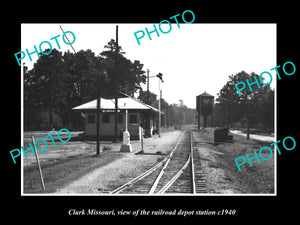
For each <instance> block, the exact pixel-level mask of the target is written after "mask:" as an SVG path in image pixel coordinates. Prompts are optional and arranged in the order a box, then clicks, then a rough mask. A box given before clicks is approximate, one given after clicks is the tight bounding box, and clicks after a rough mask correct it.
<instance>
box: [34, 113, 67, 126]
mask: <svg viewBox="0 0 300 225" xmlns="http://www.w3.org/2000/svg"><path fill="white" fill-rule="evenodd" d="M49 117H50V115H49V111H44V112H41V113H39V114H38V119H39V122H40V123H39V128H40V129H43V130H47V129H49V126H50V118H49ZM52 124H53V128H55V129H56V130H57V129H60V128H62V127H63V122H62V119H61V117H60V116H59V115H58V114H57V113H55V112H52Z"/></svg>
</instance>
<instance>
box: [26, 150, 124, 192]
mask: <svg viewBox="0 0 300 225" xmlns="http://www.w3.org/2000/svg"><path fill="white" fill-rule="evenodd" d="M120 157H122V155H120V154H109V155H105V154H102V155H101V153H100V155H99V156H96V155H80V156H72V157H68V158H62V159H55V160H51V161H47V162H44V163H41V167H42V172H43V177H44V182H45V187H46V190H45V191H43V190H42V185H41V181H40V176H39V171H38V168H37V165H36V164H32V165H30V166H26V167H25V168H24V193H53V192H55V191H56V190H57V189H58V188H62V187H63V186H65V185H67V184H68V183H70V182H71V181H74V180H76V179H78V178H80V177H82V176H83V175H85V174H87V173H89V172H91V171H92V170H94V169H96V168H98V167H101V166H104V165H106V164H108V163H110V162H112V161H114V160H116V159H118V158H120Z"/></svg>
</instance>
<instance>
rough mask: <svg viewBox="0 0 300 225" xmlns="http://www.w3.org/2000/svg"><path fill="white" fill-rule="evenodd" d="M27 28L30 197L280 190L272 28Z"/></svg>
mask: <svg viewBox="0 0 300 225" xmlns="http://www.w3.org/2000/svg"><path fill="white" fill-rule="evenodd" d="M185 15H188V13H186V14H185ZM190 15H193V14H191V13H190ZM191 18H192V17H191ZM150 29H151V31H150ZM139 30H140V31H139ZM168 30H170V32H169V33H167V34H166V33H165V31H168ZM21 31H22V42H21V44H22V49H24V52H25V53H24V54H23V53H20V57H22V55H24V58H23V59H22V60H21V63H22V66H23V81H24V86H23V88H24V89H23V94H24V97H23V99H24V102H23V108H24V115H23V121H24V123H23V125H24V127H23V131H24V133H23V148H24V149H25V150H27V149H33V148H35V149H33V150H34V151H32V150H29V151H26V153H25V154H23V155H22V156H21V157H22V158H23V159H22V165H23V166H22V180H23V182H22V192H23V194H24V195H27V194H49V195H81V194H82V195H89V194H92V195H115V194H121V195H123V194H124V195H139V194H141V195H148V194H149V195H157V194H158V195H162V194H167V195H190V194H192V195H262V194H264V195H272V194H276V185H275V183H276V173H275V171H276V170H275V168H276V163H274V157H276V150H275V151H274V147H275V146H273V147H272V148H271V147H269V148H267V149H265V150H264V149H263V150H262V151H259V150H260V149H261V148H262V147H264V146H270V144H271V143H273V142H275V140H276V139H275V135H274V133H276V132H275V122H274V121H275V120H274V119H275V112H276V110H275V104H274V101H275V96H276V89H275V86H276V79H273V78H272V76H273V77H275V76H276V71H275V70H273V71H271V70H270V69H271V68H273V67H275V66H276V24H193V23H190V24H185V23H183V24H180V25H179V24H178V25H177V24H176V23H170V22H168V21H166V22H164V23H161V24H159V25H153V24H120V25H118V24H22V25H21ZM136 31H139V32H140V33H141V34H143V33H146V34H145V36H144V37H143V38H140V39H138V38H136V37H139V35H137V36H135V35H134V34H135V32H136ZM147 35H148V36H149V37H147ZM32 37H34V38H32ZM53 37H54V38H53ZM150 38H151V40H150ZM137 40H139V42H140V44H138V42H137ZM34 46H36V48H37V49H38V51H40V52H39V53H37V52H38V51H34V49H35V47H34ZM160 49H164V51H161V50H160ZM158 52H159V54H158ZM243 52H247V54H246V55H245V54H243ZM187 65H188V66H187ZM290 67H291V66H290V65H287V66H286V68H287V70H288V69H289V70H291V69H293V67H291V68H290ZM212 68H213V69H212ZM263 71H269V74H270V75H272V76H268V75H269V74H268V73H266V75H265V74H263V75H260V74H261V73H262V72H263ZM246 79H247V81H246ZM255 81H256V82H255ZM239 82H240V85H238V86H235V85H236V84H238V83H239ZM265 84H267V85H265ZM247 85H248V86H247ZM243 87H244V89H245V90H243ZM238 93H240V94H241V96H239V95H238ZM64 129H66V130H67V131H66V130H64ZM61 139H62V140H63V141H61ZM66 139H67V140H66ZM38 140H39V141H38ZM33 141H34V142H33ZM29 143H31V146H35V147H32V148H30V145H29ZM254 150H256V152H257V156H256V153H254ZM269 150H270V151H269ZM246 154H247V157H246ZM25 155H26V157H25ZM255 156H256V158H255ZM239 157H240V159H239V160H236V159H237V158H239ZM253 157H254V158H253ZM235 160H236V161H235ZM62 171H63V172H62Z"/></svg>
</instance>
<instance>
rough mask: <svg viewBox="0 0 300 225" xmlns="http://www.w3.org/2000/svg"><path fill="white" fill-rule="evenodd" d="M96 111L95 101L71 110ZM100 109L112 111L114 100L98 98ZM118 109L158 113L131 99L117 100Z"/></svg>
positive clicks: (148, 106)
mask: <svg viewBox="0 0 300 225" xmlns="http://www.w3.org/2000/svg"><path fill="white" fill-rule="evenodd" d="M96 109H97V99H95V100H93V101H90V102H87V103H84V104H82V105H79V106H77V107H74V108H73V110H96ZM100 109H111V110H114V109H115V99H105V98H100ZM118 109H124V110H126V109H139V110H153V111H155V112H159V110H158V109H156V108H154V107H152V106H150V105H147V104H145V103H143V102H141V101H139V100H138V99H136V98H133V97H125V98H118Z"/></svg>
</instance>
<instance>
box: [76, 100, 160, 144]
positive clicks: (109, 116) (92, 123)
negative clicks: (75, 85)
mask: <svg viewBox="0 0 300 225" xmlns="http://www.w3.org/2000/svg"><path fill="white" fill-rule="evenodd" d="M96 109H97V100H96V99H95V100H93V101H90V102H87V103H85V104H82V105H79V106H77V107H75V108H73V110H78V111H80V112H81V114H82V116H83V117H84V118H85V136H96V130H97V129H96V128H97V126H96V123H97V122H96V119H97V115H96ZM125 110H128V131H129V133H130V138H131V140H140V139H141V126H143V128H145V122H146V115H147V114H150V126H149V127H150V133H152V131H153V126H154V123H153V121H154V118H155V116H156V115H158V112H159V111H158V110H157V109H156V108H154V107H152V106H150V105H147V104H145V103H143V102H141V101H139V100H138V99H135V98H133V97H130V96H128V97H123V98H118V134H119V136H120V137H122V134H123V132H124V131H125ZM114 112H115V99H105V98H100V139H101V140H113V139H114V134H115V113H114Z"/></svg>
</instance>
